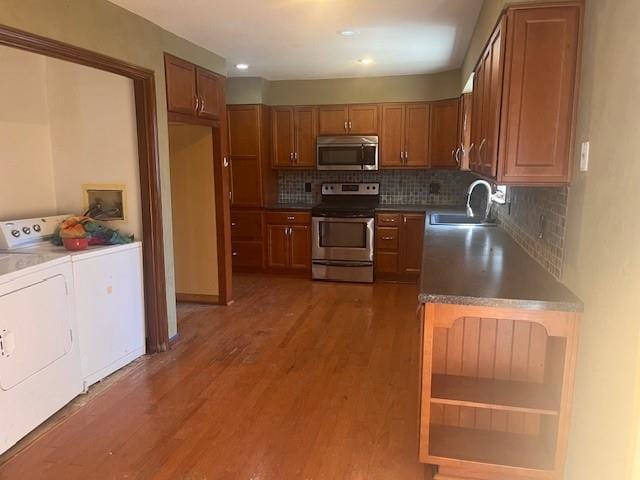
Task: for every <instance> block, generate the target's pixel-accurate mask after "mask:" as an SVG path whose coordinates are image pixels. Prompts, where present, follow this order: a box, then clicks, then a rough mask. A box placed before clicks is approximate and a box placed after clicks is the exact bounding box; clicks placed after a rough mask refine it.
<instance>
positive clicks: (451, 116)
mask: <svg viewBox="0 0 640 480" xmlns="http://www.w3.org/2000/svg"><path fill="white" fill-rule="evenodd" d="M459 113H460V99H459V98H452V99H449V100H442V101H438V102H432V103H431V121H430V122H429V166H430V167H431V168H459V167H460V157H459V153H458V127H459V121H458V118H459Z"/></svg>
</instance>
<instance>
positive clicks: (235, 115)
mask: <svg viewBox="0 0 640 480" xmlns="http://www.w3.org/2000/svg"><path fill="white" fill-rule="evenodd" d="M270 127H271V118H270V109H269V108H268V107H265V106H263V105H229V106H228V107H227V135H228V144H229V146H228V148H229V163H230V175H231V178H230V184H231V205H232V206H233V207H263V206H264V205H265V204H266V203H271V202H273V201H274V200H275V198H276V197H277V172H275V171H274V170H272V169H271V168H269V145H270V132H269V129H270Z"/></svg>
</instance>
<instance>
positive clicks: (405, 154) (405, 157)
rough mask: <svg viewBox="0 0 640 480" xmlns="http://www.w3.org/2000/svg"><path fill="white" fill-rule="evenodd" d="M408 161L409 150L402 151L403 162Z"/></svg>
mask: <svg viewBox="0 0 640 480" xmlns="http://www.w3.org/2000/svg"><path fill="white" fill-rule="evenodd" d="M408 161H409V152H404V163H407V162H408Z"/></svg>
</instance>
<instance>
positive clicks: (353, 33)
mask: <svg viewBox="0 0 640 480" xmlns="http://www.w3.org/2000/svg"><path fill="white" fill-rule="evenodd" d="M359 34H360V32H356V31H355V30H340V35H342V36H343V37H355V36H356V35H359Z"/></svg>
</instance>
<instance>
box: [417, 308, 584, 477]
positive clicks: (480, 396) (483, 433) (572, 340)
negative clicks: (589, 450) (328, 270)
mask: <svg viewBox="0 0 640 480" xmlns="http://www.w3.org/2000/svg"><path fill="white" fill-rule="evenodd" d="M578 318H579V314H577V313H574V312H553V311H544V310H535V311H533V310H517V309H511V308H508V309H499V308H493V307H480V306H465V305H444V304H427V305H426V306H425V309H424V312H423V319H422V346H423V350H422V371H421V401H420V408H421V411H420V459H421V461H422V462H423V463H427V464H431V465H435V466H436V467H437V468H438V473H437V474H436V477H435V478H436V479H439V478H442V479H446V480H449V479H452V480H453V479H457V478H459V479H466V478H474V479H476V478H477V479H487V480H503V479H504V480H507V479H511V478H518V479H547V480H554V479H558V480H559V479H560V478H562V477H561V475H562V471H563V469H564V458H565V452H566V441H567V431H568V426H569V415H570V412H569V408H570V404H571V396H572V387H573V374H574V366H575V347H576V330H577V321H578ZM442 472H446V474H444V473H442Z"/></svg>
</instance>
